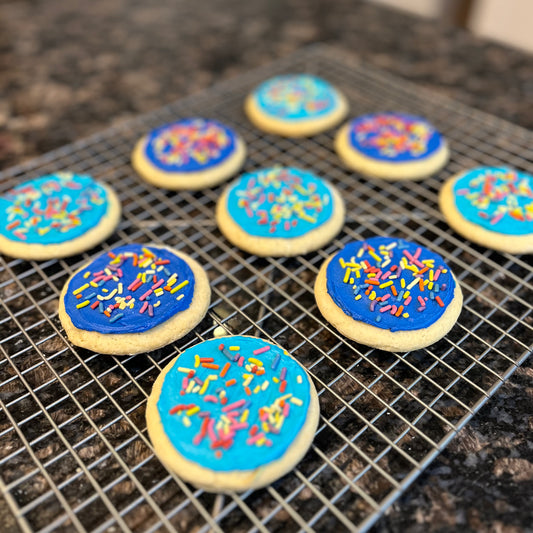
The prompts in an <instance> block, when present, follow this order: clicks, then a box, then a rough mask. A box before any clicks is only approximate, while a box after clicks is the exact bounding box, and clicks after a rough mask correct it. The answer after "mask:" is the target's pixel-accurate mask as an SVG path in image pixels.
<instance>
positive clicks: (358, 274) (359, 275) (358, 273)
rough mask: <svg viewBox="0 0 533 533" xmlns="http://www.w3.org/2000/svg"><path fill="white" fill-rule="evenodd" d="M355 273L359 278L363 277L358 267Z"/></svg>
mask: <svg viewBox="0 0 533 533" xmlns="http://www.w3.org/2000/svg"><path fill="white" fill-rule="evenodd" d="M355 275H356V276H357V277H358V278H360V277H361V274H360V272H359V269H357V270H356V271H355Z"/></svg>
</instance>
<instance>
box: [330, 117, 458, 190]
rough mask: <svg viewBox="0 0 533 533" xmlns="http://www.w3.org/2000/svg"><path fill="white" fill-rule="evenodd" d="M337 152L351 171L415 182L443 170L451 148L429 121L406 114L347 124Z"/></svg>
mask: <svg viewBox="0 0 533 533" xmlns="http://www.w3.org/2000/svg"><path fill="white" fill-rule="evenodd" d="M335 150H336V151H337V153H338V154H339V156H340V158H341V159H342V160H343V161H344V163H345V164H346V165H347V166H348V167H349V168H351V169H353V170H356V171H358V172H361V173H362V174H365V175H367V176H373V177H377V178H383V179H386V180H415V179H420V178H424V177H426V176H429V175H431V174H433V173H435V172H437V171H438V170H440V169H441V168H442V167H443V166H444V165H445V164H446V162H447V161H448V158H449V150H448V145H447V143H446V141H445V139H444V138H443V137H442V135H441V134H440V133H439V132H438V131H437V130H436V129H435V128H434V127H433V126H432V125H431V124H430V123H429V122H427V121H426V120H424V119H423V118H420V117H415V116H412V115H406V114H403V113H376V114H370V115H363V116H361V117H358V118H356V119H354V120H352V121H350V122H348V124H345V125H344V126H343V127H342V128H341V129H340V130H339V131H338V133H337V135H336V137H335Z"/></svg>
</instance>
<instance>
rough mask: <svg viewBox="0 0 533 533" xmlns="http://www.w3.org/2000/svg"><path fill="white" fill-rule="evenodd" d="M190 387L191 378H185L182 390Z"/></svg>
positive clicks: (182, 381)
mask: <svg viewBox="0 0 533 533" xmlns="http://www.w3.org/2000/svg"><path fill="white" fill-rule="evenodd" d="M188 385H189V378H188V377H187V376H185V377H184V378H183V379H182V380H181V388H182V389H186V388H187V387H188Z"/></svg>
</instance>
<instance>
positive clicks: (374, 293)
mask: <svg viewBox="0 0 533 533" xmlns="http://www.w3.org/2000/svg"><path fill="white" fill-rule="evenodd" d="M369 298H370V299H371V300H375V299H376V291H372V292H371V293H370V296H369Z"/></svg>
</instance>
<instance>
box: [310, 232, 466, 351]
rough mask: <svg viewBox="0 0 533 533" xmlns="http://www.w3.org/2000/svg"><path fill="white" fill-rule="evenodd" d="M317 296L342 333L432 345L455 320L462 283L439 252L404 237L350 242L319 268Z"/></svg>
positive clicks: (379, 341) (398, 344) (402, 345)
mask: <svg viewBox="0 0 533 533" xmlns="http://www.w3.org/2000/svg"><path fill="white" fill-rule="evenodd" d="M315 297H316V301H317V304H318V308H319V309H320V312H321V313H322V314H323V315H324V318H326V320H328V322H330V323H331V324H332V325H333V326H335V327H336V328H337V329H338V330H339V331H340V332H341V333H342V334H343V335H346V337H349V338H350V339H353V340H355V341H357V342H360V343H361V344H366V345H367V346H373V347H375V348H379V349H381V350H386V351H390V352H395V351H398V352H406V351H409V350H416V349H418V348H423V347H425V346H429V345H430V344H433V343H434V342H436V341H438V340H439V339H440V338H442V337H443V336H444V335H446V333H448V331H449V330H450V329H451V328H452V326H453V325H454V324H455V322H456V320H457V318H458V317H459V314H460V312H461V307H462V303H463V296H462V292H461V288H460V287H459V284H458V283H457V281H456V279H455V277H454V275H453V274H452V272H451V270H450V269H449V267H447V266H446V264H445V263H444V261H443V259H442V257H440V255H438V254H436V253H434V252H431V251H429V250H427V249H426V248H423V247H422V246H419V245H418V244H416V243H413V242H409V241H405V240H403V239H394V238H388V237H372V238H370V239H367V240H366V241H355V242H351V243H348V244H347V245H346V246H345V247H344V249H343V250H341V251H340V252H337V253H336V254H334V255H332V256H330V257H329V258H328V259H327V260H326V261H325V262H324V263H323V265H322V267H321V268H320V271H319V273H318V276H317V279H316V283H315Z"/></svg>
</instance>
